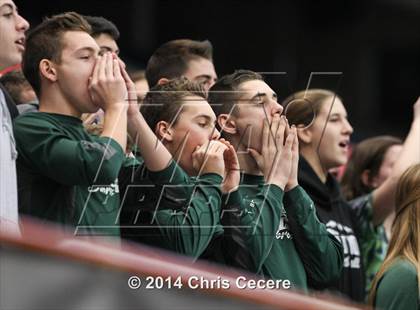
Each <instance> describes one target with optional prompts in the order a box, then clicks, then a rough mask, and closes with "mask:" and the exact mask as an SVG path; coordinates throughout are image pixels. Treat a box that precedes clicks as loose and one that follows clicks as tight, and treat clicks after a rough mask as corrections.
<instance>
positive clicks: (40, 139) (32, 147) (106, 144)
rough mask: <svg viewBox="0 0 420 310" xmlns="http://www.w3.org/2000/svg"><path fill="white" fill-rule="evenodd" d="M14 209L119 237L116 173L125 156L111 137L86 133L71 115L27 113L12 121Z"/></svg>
mask: <svg viewBox="0 0 420 310" xmlns="http://www.w3.org/2000/svg"><path fill="white" fill-rule="evenodd" d="M14 135H15V139H16V146H17V150H18V153H19V156H18V159H17V172H18V193H19V212H21V213H24V214H28V215H32V216H36V217H38V218H40V219H43V220H49V221H54V222H58V223H61V224H67V225H72V226H76V227H77V230H76V233H77V234H89V235H90V234H101V235H102V234H105V235H114V236H115V235H116V236H119V224H118V222H117V221H116V219H117V214H118V209H119V194H118V193H119V190H118V183H117V177H118V173H119V171H120V168H121V166H122V164H123V161H124V160H125V155H124V151H123V150H122V148H121V146H120V145H119V144H118V143H117V142H116V141H114V140H113V139H111V138H105V137H97V136H93V135H90V134H88V133H87V132H86V131H85V129H84V127H83V124H82V121H81V120H80V119H78V118H76V117H72V116H67V115H61V114H53V113H43V112H38V113H27V114H24V115H21V116H19V117H18V118H16V119H15V122H14Z"/></svg>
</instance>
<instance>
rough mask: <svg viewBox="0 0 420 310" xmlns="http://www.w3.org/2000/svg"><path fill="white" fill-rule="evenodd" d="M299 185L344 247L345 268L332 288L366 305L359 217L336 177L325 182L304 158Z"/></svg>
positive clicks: (302, 159) (300, 169) (328, 228)
mask: <svg viewBox="0 0 420 310" xmlns="http://www.w3.org/2000/svg"><path fill="white" fill-rule="evenodd" d="M299 184H300V185H301V186H302V187H303V188H304V189H305V191H306V192H307V193H308V195H309V196H310V197H311V198H312V200H313V201H314V203H315V206H316V209H317V215H318V218H319V219H320V220H321V221H322V222H323V223H325V225H326V226H327V230H328V231H329V232H330V233H331V234H333V235H334V236H336V237H337V238H338V239H339V240H340V241H341V243H342V245H343V249H344V265H343V270H342V273H341V277H340V278H339V280H338V281H337V282H336V283H335V284H334V285H332V286H331V287H329V288H328V289H331V290H335V291H338V292H340V293H342V294H344V295H346V296H348V297H350V298H351V299H352V300H354V301H359V302H362V301H363V300H364V286H365V277H364V272H363V266H362V256H361V253H360V247H359V243H358V220H357V216H358V214H356V213H355V212H354V211H353V210H352V209H351V208H350V206H349V204H348V203H347V202H346V201H345V200H344V198H343V196H342V194H341V192H340V186H339V184H338V183H337V181H336V180H335V179H334V177H333V176H331V175H330V174H328V176H327V181H326V182H325V184H324V183H322V181H321V180H320V179H319V178H318V176H317V175H316V173H315V172H314V170H313V169H312V167H311V166H310V165H309V163H308V162H307V161H306V160H305V159H304V158H303V157H301V158H300V160H299Z"/></svg>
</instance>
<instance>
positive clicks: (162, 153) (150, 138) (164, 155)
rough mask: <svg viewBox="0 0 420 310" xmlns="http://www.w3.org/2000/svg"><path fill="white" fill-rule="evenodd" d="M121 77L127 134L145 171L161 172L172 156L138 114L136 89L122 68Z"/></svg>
mask: <svg viewBox="0 0 420 310" xmlns="http://www.w3.org/2000/svg"><path fill="white" fill-rule="evenodd" d="M121 67H122V66H121ZM122 75H123V77H124V80H125V83H126V85H127V90H128V103H129V104H128V112H127V129H128V134H129V135H130V137H131V138H132V139H133V140H134V143H135V145H136V146H137V147H138V148H139V151H140V154H141V156H142V158H143V160H144V163H145V165H146V167H147V169H149V170H150V171H161V170H163V169H165V168H166V167H168V165H169V164H170V162H171V160H172V155H171V153H169V151H168V150H167V149H166V147H165V146H164V145H163V144H162V143H161V142H160V141H159V139H158V138H157V136H156V135H155V134H154V132H153V131H152V129H151V128H150V127H149V125H148V124H147V122H146V120H145V119H144V117H143V115H142V114H141V113H140V109H139V105H138V102H137V91H136V87H135V85H134V83H133V81H132V80H131V79H130V77H129V76H128V73H127V72H126V70H125V69H124V68H122Z"/></svg>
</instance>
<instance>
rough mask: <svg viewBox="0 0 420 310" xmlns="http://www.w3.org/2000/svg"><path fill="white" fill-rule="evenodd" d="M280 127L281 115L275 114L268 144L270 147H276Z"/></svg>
mask: <svg viewBox="0 0 420 310" xmlns="http://www.w3.org/2000/svg"><path fill="white" fill-rule="evenodd" d="M279 126H280V115H279V114H275V115H274V116H273V119H272V121H271V128H270V137H269V142H268V146H269V147H273V146H276V136H277V131H278V129H279Z"/></svg>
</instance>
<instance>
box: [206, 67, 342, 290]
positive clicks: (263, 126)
mask: <svg viewBox="0 0 420 310" xmlns="http://www.w3.org/2000/svg"><path fill="white" fill-rule="evenodd" d="M209 103H210V104H211V105H212V107H213V109H214V110H215V112H216V115H217V117H218V124H219V126H220V127H221V128H222V130H223V135H224V137H226V139H227V140H228V141H230V142H231V143H232V144H233V145H234V146H235V148H236V149H237V152H238V156H239V162H240V167H241V170H243V172H244V174H243V179H242V182H241V187H240V193H241V195H242V196H243V200H242V205H241V206H242V208H243V216H242V225H243V226H245V227H246V228H245V229H244V233H245V235H246V237H247V244H248V246H249V248H250V252H251V254H252V256H253V261H254V266H253V267H254V268H253V269H254V271H256V272H257V273H260V274H263V275H265V276H267V277H270V278H274V279H288V280H290V281H291V283H292V285H293V287H294V288H300V289H303V290H306V289H307V287H308V284H311V285H312V286H315V287H323V286H325V285H327V284H328V283H330V282H331V281H333V280H335V279H336V278H337V277H338V276H339V274H340V271H341V267H342V264H343V254H342V246H341V244H340V242H339V241H338V240H337V239H335V238H334V237H333V236H332V235H330V234H329V233H328V232H327V230H326V228H325V225H323V224H322V223H320V221H319V220H318V218H317V216H316V213H315V208H314V204H313V203H312V201H311V199H310V198H309V197H308V196H307V194H306V193H305V191H304V190H303V189H302V188H301V187H300V186H299V185H298V182H297V165H298V158H299V156H298V144H297V138H296V129H295V128H293V127H292V128H291V129H289V126H288V123H287V120H286V119H285V118H284V117H280V114H281V112H282V110H283V108H282V106H281V105H280V104H278V102H277V95H276V94H275V93H274V91H273V90H272V89H271V88H270V87H269V86H268V85H267V84H266V83H265V82H264V81H263V79H262V77H261V76H260V75H259V74H257V73H255V72H252V71H245V70H239V71H236V72H235V73H233V74H231V75H227V76H224V77H222V78H221V79H220V80H219V81H218V82H217V83H216V84H215V85H214V86H213V87H212V88H211V89H210V92H209Z"/></svg>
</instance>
